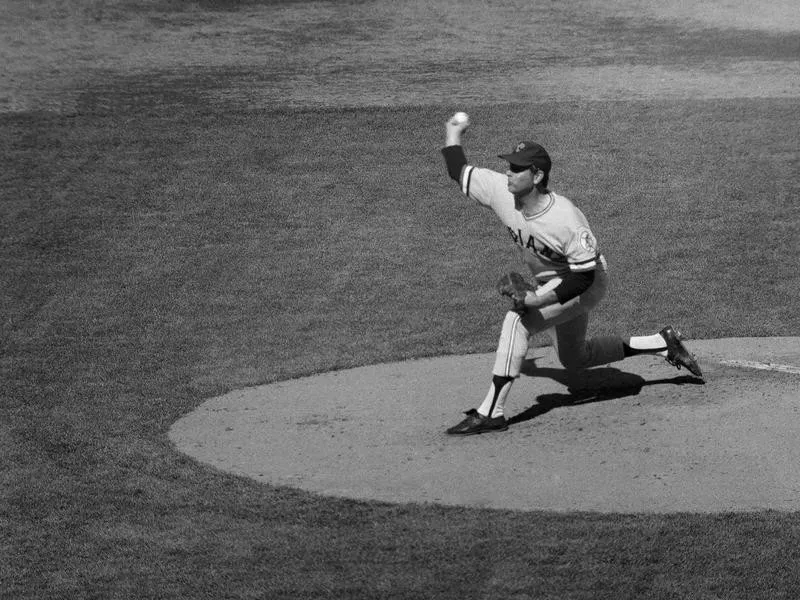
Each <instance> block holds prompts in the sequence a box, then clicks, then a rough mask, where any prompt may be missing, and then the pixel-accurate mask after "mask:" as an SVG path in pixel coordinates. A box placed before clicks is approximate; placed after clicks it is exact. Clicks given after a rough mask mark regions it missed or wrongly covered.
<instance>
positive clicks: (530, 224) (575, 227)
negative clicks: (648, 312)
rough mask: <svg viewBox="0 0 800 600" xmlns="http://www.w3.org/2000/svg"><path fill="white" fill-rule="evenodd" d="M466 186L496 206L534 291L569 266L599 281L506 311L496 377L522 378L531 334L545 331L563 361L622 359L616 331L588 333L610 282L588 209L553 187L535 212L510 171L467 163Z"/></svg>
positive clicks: (583, 363) (584, 363) (574, 364)
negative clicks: (523, 204)
mask: <svg viewBox="0 0 800 600" xmlns="http://www.w3.org/2000/svg"><path fill="white" fill-rule="evenodd" d="M460 184H461V191H462V192H463V193H464V194H465V195H466V196H468V197H469V198H472V199H474V200H476V201H477V202H479V203H480V204H482V205H483V206H486V207H488V208H491V209H492V210H493V211H494V212H495V213H496V214H497V216H498V217H499V218H500V220H501V221H502V222H503V224H504V225H505V226H506V227H507V228H508V231H509V233H510V235H511V238H512V240H513V241H514V243H515V244H516V245H517V246H518V247H519V249H520V252H521V256H522V261H523V262H524V263H525V264H526V265H527V266H528V269H529V270H530V273H531V274H532V275H533V278H535V280H536V283H537V284H538V285H539V288H538V289H537V292H544V291H548V290H552V289H554V288H556V287H557V286H558V284H559V283H561V281H562V279H563V277H564V276H566V275H567V274H569V273H570V272H585V271H594V272H595V276H594V282H593V283H592V285H591V286H590V287H589V289H587V290H586V291H585V292H583V293H582V294H581V295H579V296H577V297H575V298H572V299H570V300H567V301H566V302H565V303H564V304H561V303H558V302H557V303H555V304H551V305H548V306H545V307H543V308H541V309H528V310H527V311H525V313H524V314H523V315H519V314H518V313H516V312H513V311H509V312H508V313H507V314H506V317H505V321H504V322H503V330H502V333H501V335H500V342H499V344H498V348H497V359H496V361H495V365H494V369H493V373H494V374H495V375H501V376H508V377H518V376H519V373H520V369H521V366H522V361H523V360H524V358H525V355H526V353H527V351H528V343H529V340H530V336H531V335H532V334H533V333H537V332H541V331H547V332H548V333H549V334H550V337H551V338H552V339H553V343H554V344H555V346H556V350H557V352H558V355H559V359H560V360H561V363H562V364H563V365H564V366H565V367H566V368H568V369H584V368H588V367H591V366H595V365H601V364H606V363H609V362H614V361H617V360H622V358H624V353H623V340H622V338H619V337H598V338H593V339H591V340H587V339H586V328H587V325H588V321H589V311H591V309H592V308H594V307H595V306H597V304H598V303H599V302H600V300H602V298H603V296H604V295H605V293H606V289H607V287H608V272H607V265H606V261H605V258H603V256H602V255H601V254H600V253H599V250H598V247H597V242H596V240H595V237H594V234H593V233H592V231H591V229H590V227H589V224H588V222H587V220H586V217H585V216H584V214H583V213H582V212H581V211H580V210H579V209H578V208H577V207H576V206H575V205H574V204H573V203H572V202H571V201H570V200H568V199H567V198H565V197H564V196H561V195H559V194H556V193H553V192H550V193H549V194H548V202H547V204H546V206H545V207H544V208H542V209H541V210H540V211H539V212H538V213H536V214H523V213H522V212H521V211H519V210H517V208H516V206H515V202H514V196H513V194H511V192H509V191H508V187H507V186H508V179H507V178H506V176H505V175H503V174H501V173H498V172H496V171H492V170H490V169H483V168H479V167H474V166H471V165H467V166H465V167H464V169H463V170H462V172H461V181H460Z"/></svg>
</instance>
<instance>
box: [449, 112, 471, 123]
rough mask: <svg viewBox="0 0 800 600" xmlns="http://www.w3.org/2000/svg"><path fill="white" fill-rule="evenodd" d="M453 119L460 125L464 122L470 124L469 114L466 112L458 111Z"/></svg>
mask: <svg viewBox="0 0 800 600" xmlns="http://www.w3.org/2000/svg"><path fill="white" fill-rule="evenodd" d="M453 121H454V122H455V123H457V124H459V125H461V124H462V123H463V124H465V125H469V115H468V114H467V113H465V112H457V113H456V114H454V115H453Z"/></svg>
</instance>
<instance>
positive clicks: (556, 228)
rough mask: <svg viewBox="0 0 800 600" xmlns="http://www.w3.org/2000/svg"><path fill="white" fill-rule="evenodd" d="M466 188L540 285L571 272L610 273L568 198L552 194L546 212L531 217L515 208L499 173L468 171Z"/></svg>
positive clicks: (465, 170)
mask: <svg viewBox="0 0 800 600" xmlns="http://www.w3.org/2000/svg"><path fill="white" fill-rule="evenodd" d="M460 184H461V191H462V192H463V193H464V194H465V195H466V196H467V197H469V198H472V199H474V200H477V201H478V202H479V203H480V204H482V205H483V206H486V207H488V208H491V209H492V210H493V211H494V212H495V213H496V214H497V216H498V217H499V218H500V220H501V221H502V222H503V224H504V225H505V226H506V227H507V228H508V231H509V233H510V234H511V238H512V239H513V240H514V243H515V244H516V245H517V246H519V248H520V249H521V252H522V259H523V261H524V262H525V263H526V264H527V265H528V268H529V269H530V271H531V273H532V274H533V276H534V277H535V278H536V280H537V281H538V282H539V283H545V282H547V281H550V280H552V279H555V278H559V279H562V278H563V277H564V276H565V275H567V274H569V273H570V272H585V271H591V270H594V269H600V270H603V271H605V270H606V263H605V259H604V258H603V257H602V256H601V255H600V251H599V249H598V247H597V241H596V239H595V237H594V234H593V233H592V231H591V229H590V228H589V223H588V222H587V220H586V217H585V216H584V214H583V213H582V212H581V211H580V209H578V207H577V206H575V205H574V204H573V203H572V202H571V201H570V200H568V199H567V198H565V197H564V196H560V195H559V194H555V193H553V192H549V194H548V203H547V205H546V206H545V207H544V208H543V209H542V210H541V211H539V212H538V213H536V214H532V215H525V214H523V213H522V212H521V211H519V210H517V209H516V207H515V204H514V195H513V194H512V193H511V192H509V191H508V179H507V177H506V176H505V175H503V174H501V173H498V172H497V171H492V170H491V169H483V168H479V167H473V166H471V165H467V166H465V167H464V168H463V169H462V171H461V181H460ZM554 283H555V282H554Z"/></svg>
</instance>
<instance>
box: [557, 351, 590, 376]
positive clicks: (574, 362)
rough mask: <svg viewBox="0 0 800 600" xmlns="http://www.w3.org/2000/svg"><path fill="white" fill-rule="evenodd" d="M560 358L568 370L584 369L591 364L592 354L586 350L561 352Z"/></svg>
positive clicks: (562, 364)
mask: <svg viewBox="0 0 800 600" xmlns="http://www.w3.org/2000/svg"><path fill="white" fill-rule="evenodd" d="M558 360H559V361H560V362H561V366H563V367H564V368H565V369H566V370H567V371H582V370H584V369H588V368H589V367H590V366H591V362H592V361H591V356H589V354H588V353H586V352H575V351H573V352H559V354H558Z"/></svg>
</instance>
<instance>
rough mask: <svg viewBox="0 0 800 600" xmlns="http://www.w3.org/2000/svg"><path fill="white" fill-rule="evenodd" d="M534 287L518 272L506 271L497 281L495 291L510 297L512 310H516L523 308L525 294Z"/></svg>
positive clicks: (522, 309) (534, 287)
mask: <svg viewBox="0 0 800 600" xmlns="http://www.w3.org/2000/svg"><path fill="white" fill-rule="evenodd" d="M535 289H536V286H534V285H531V284H530V283H528V282H527V281H525V278H524V277H523V276H522V275H520V274H519V273H513V272H512V273H506V274H505V275H503V276H502V277H501V278H500V279H499V280H498V281H497V291H498V292H500V295H501V296H508V297H509V298H511V302H512V305H513V310H515V311H517V312H520V311H524V310H525V296H526V295H527V293H528V292H532V291H533V290H535Z"/></svg>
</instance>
